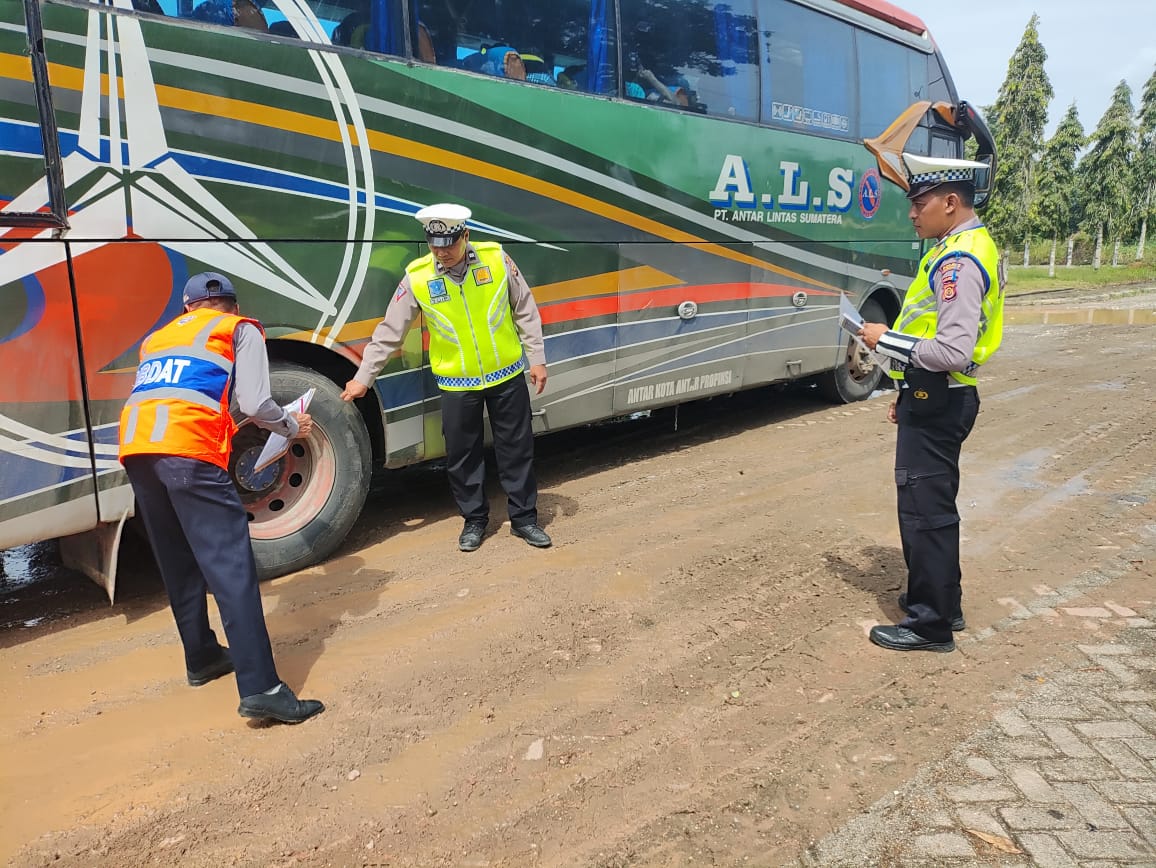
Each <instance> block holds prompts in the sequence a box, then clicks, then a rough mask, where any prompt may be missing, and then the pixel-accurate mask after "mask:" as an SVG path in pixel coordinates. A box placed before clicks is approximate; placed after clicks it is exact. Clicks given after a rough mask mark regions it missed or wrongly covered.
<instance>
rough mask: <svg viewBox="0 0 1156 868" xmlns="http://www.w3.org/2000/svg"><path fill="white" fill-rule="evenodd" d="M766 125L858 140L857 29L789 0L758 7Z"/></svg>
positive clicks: (767, 0) (776, 0)
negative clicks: (855, 58)
mask: <svg viewBox="0 0 1156 868" xmlns="http://www.w3.org/2000/svg"><path fill="white" fill-rule="evenodd" d="M759 9H760V14H759V38H760V41H761V42H762V49H763V87H762V94H763V97H762V106H761V115H760V120H761V121H762V122H763V123H764V124H769V125H771V126H776V127H786V128H788V129H795V130H801V131H804V132H808V133H818V134H825V135H831V136H838V137H840V138H845V139H854V138H855V137H856V136H857V135H858V132H857V131H858V130H859V123H858V114H859V113H858V111H857V108H856V105H855V101H854V96H853V95H854V94H855V70H854V67H853V64H854V57H855V54H854V47H855V46H854V38H855V31H854V28H853V27H852V26H851V25H850V24H848V23H846V22H844V21H838V20H836V19H834V18H830V17H828V16H827V15H824V14H823V13H821V12H818V11H816V10H813V9H806V8H804V7H802V6H796V5H795V4H794V3H788V2H786V0H765V2H763V3H762V4H760V6H759Z"/></svg>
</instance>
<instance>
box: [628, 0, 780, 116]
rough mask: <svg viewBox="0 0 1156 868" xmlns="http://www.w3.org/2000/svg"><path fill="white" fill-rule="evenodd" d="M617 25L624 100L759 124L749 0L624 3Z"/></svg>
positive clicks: (754, 37) (755, 48)
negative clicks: (623, 64) (623, 60)
mask: <svg viewBox="0 0 1156 868" xmlns="http://www.w3.org/2000/svg"><path fill="white" fill-rule="evenodd" d="M622 27H623V31H624V32H625V33H627V34H629V35H628V36H626V37H625V39H624V40H623V49H624V51H623V57H624V58H626V70H625V73H624V78H625V89H624V94H625V96H626V97H627V98H628V99H636V100H646V101H649V102H655V103H658V104H660V105H671V106H675V107H677V108H685V109H689V110H691V111H697V112H701V113H702V114H711V115H718V116H720V117H731V118H740V119H742V120H751V121H753V120H757V119H758V108H759V44H758V26H757V22H756V18H755V6H754V0H731V2H726V3H718V2H713V0H681V2H676V3H673V4H667V5H664V6H661V7H660V6H657V5H656V4H655V3H654V2H653V0H623V3H622Z"/></svg>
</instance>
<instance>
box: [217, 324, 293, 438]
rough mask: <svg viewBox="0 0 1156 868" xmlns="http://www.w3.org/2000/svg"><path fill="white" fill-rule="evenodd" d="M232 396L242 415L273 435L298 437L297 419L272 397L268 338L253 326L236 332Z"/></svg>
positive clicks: (244, 325) (243, 325) (246, 325)
mask: <svg viewBox="0 0 1156 868" xmlns="http://www.w3.org/2000/svg"><path fill="white" fill-rule="evenodd" d="M233 356H234V359H233V396H234V397H235V398H236V399H237V405H238V406H239V407H240V408H241V412H242V413H243V414H244V415H246V416H248V417H249V418H250V419H252V420H253V421H254V422H255V423H256V424H257V425H259V426H260V427H261V428H266V429H268V430H269V431H272V432H273V433H274V434H280V435H282V436H284V437H289V438H293V437H296V436H297V427H298V426H297V420H296V419H294V418H293V417H292V416H290V415H289V414H288V413H286V412H285V408H284V407H282V406H281V405H280V404H278V403H277V402H276V401H274V400H273V396H272V395H270V394H269V356H268V354H267V353H266V352H265V338H264V337H263V336H262V335H261V332H260V330H259V329H258V328H257V327H256V326H254V325H253V324H252V323H247V322H243V323H241V324H240V325H239V326H237V329H236V331H234V332H233Z"/></svg>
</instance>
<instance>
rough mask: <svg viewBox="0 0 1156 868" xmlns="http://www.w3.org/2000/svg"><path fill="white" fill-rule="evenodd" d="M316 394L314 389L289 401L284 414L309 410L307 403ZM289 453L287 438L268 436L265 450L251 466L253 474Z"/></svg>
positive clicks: (279, 435) (276, 435) (275, 435)
mask: <svg viewBox="0 0 1156 868" xmlns="http://www.w3.org/2000/svg"><path fill="white" fill-rule="evenodd" d="M316 392H317V390H316V389H310V390H309V391H308V392H306V393H305V394H304V395H302V396H301V397H300V398H298V399H297V400H296V401H290V402H289V403H288V404H286V405H285V412H286V413H304V412H305V411H306V410H308V409H309V403H310V402H311V401H312V400H313V395H314V394H315V393H316ZM288 451H289V438H288V437H285V436H283V435H281V434H272V433H271V434H270V435H269V439H268V440H266V441H265V448H264V449H262V450H261V454H260V455H258V456H257V463H256V464H254V465H253V470H252V472H253V473H258V472H260V471H262V470H264V469H265V468H266V467H268V466H269V465H270V464H272V463H273V462H274V461H276V460H277V459H278V458H280V457H281V456H282V455H284V454H285V453H286V452H288Z"/></svg>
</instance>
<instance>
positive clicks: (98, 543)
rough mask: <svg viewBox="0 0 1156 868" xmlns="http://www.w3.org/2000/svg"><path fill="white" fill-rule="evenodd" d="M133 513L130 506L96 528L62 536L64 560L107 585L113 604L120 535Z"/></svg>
mask: <svg viewBox="0 0 1156 868" xmlns="http://www.w3.org/2000/svg"><path fill="white" fill-rule="evenodd" d="M130 515H132V507H131V505H130V507H129V508H128V509H126V510H125V511H124V515H122V516H121V517H120V520H119V521H116V522H108V523H105V524H101V525H98V526H97V527H96V528H95V529H93V530H89V531H85V532H84V533H77V534H73V535H72V536H66V537H61V539H60V560H61V562H62V563H63V564H64V565H65V566H66V567H68V568H69V569H71V570H76V571H77V572H81V573H84V574H85V575H86V576H88V577H89V578H90V579H92V580H93V581H94V582H96V583H97V584H98V585H100V586H101V587H102V588H104V590H105V593H106V594H108V602H109V605H112V602H113V598H114V597H115V596H116V562H117V557H118V555H119V552H120V536H121V534H122V533H123V532H124V523H125V522H126V521H128V517H129V516H130Z"/></svg>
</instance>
